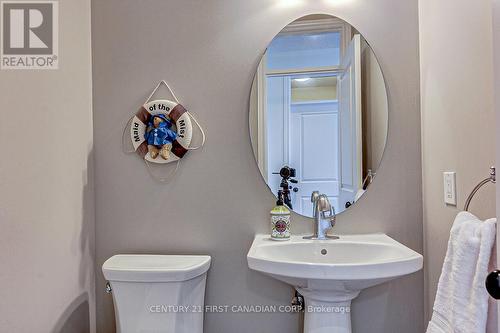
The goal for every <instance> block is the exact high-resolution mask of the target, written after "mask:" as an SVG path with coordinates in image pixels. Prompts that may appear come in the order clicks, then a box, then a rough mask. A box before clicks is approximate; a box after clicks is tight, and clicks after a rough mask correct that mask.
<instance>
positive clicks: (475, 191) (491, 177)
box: [464, 166, 497, 212]
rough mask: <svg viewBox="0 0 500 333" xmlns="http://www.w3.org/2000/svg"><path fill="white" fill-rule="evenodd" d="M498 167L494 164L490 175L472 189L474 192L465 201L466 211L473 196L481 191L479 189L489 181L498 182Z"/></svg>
mask: <svg viewBox="0 0 500 333" xmlns="http://www.w3.org/2000/svg"><path fill="white" fill-rule="evenodd" d="M496 175H497V174H496V169H495V167H494V166H492V167H491V168H490V176H489V177H488V178H485V179H483V180H482V181H481V182H480V183H479V184H477V185H476V187H474V189H473V190H472V192H471V193H470V194H469V196H468V197H467V200H466V201H465V206H464V210H465V211H466V212H468V211H469V206H470V202H471V201H472V198H474V195H475V194H476V193H477V191H479V189H480V188H481V187H483V186H484V185H486V184H488V183H496V180H497V179H496Z"/></svg>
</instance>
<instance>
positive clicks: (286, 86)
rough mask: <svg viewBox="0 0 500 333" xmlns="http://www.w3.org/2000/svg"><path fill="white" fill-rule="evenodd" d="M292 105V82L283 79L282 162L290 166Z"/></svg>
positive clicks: (287, 78)
mask: <svg viewBox="0 0 500 333" xmlns="http://www.w3.org/2000/svg"><path fill="white" fill-rule="evenodd" d="M291 104H292V80H291V78H290V77H289V76H288V77H283V161H284V162H285V164H286V165H289V164H290V111H291V110H290V109H291Z"/></svg>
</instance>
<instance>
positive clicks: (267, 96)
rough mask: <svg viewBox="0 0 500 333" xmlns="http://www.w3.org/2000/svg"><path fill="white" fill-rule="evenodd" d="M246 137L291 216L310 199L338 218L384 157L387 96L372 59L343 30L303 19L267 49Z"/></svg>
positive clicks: (335, 21) (351, 30)
mask: <svg viewBox="0 0 500 333" xmlns="http://www.w3.org/2000/svg"><path fill="white" fill-rule="evenodd" d="M249 126H250V136H251V142H252V146H253V151H254V155H255V159H256V161H257V164H258V166H259V169H260V172H261V174H262V177H263V178H264V180H265V182H266V183H267V185H268V186H269V188H270V189H271V191H272V192H273V193H274V194H275V196H277V195H278V191H282V193H283V196H284V198H285V203H286V204H287V205H288V206H289V207H290V208H292V210H294V211H295V212H296V213H298V214H301V215H304V216H309V217H311V216H313V212H312V210H313V205H312V203H311V193H312V192H313V191H319V192H320V193H321V194H326V195H327V196H328V198H329V200H330V202H331V204H332V206H333V207H334V208H335V211H336V213H340V212H342V211H344V210H345V209H347V208H349V207H350V206H352V205H354V204H355V203H356V201H358V200H359V198H360V197H361V196H362V195H363V194H364V193H365V191H366V190H368V188H369V187H370V184H371V182H372V181H373V179H374V177H375V175H376V173H377V168H378V166H379V164H380V161H381V159H382V155H383V152H384V148H385V144H386V138H387V126H388V103H387V92H386V86H385V82H384V78H383V75H382V70H381V68H380V66H379V64H378V61H377V59H376V56H375V54H374V53H373V51H372V49H371V48H370V46H369V45H368V43H367V42H366V40H365V39H364V38H363V36H361V34H360V33H359V32H358V31H357V30H356V28H355V27H353V26H351V25H350V24H349V23H347V22H345V21H343V20H341V19H339V18H337V17H333V16H330V15H309V16H305V17H303V18H300V19H298V20H296V21H294V22H292V23H291V24H289V25H288V26H287V27H285V28H284V29H283V30H282V31H281V32H280V33H279V34H278V35H277V36H276V37H275V38H274V39H273V41H272V42H271V44H270V45H269V46H268V48H267V50H266V52H265V54H264V56H263V57H262V60H261V62H260V65H259V67H258V70H257V73H256V75H255V79H254V82H253V85H252V91H251V97H250V115H249Z"/></svg>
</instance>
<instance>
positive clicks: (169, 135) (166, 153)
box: [144, 114, 177, 160]
mask: <svg viewBox="0 0 500 333" xmlns="http://www.w3.org/2000/svg"><path fill="white" fill-rule="evenodd" d="M171 127H172V121H171V120H170V119H169V118H168V117H167V116H166V115H164V114H157V115H154V116H151V117H150V119H149V122H148V127H147V129H146V133H145V134H144V138H145V139H146V141H147V143H148V152H149V155H150V156H151V158H153V159H155V158H156V157H158V155H160V156H161V157H162V158H163V159H164V160H168V158H169V157H170V150H171V149H172V142H174V140H175V139H176V138H177V133H176V132H175V131H173V130H171V129H170V128H171Z"/></svg>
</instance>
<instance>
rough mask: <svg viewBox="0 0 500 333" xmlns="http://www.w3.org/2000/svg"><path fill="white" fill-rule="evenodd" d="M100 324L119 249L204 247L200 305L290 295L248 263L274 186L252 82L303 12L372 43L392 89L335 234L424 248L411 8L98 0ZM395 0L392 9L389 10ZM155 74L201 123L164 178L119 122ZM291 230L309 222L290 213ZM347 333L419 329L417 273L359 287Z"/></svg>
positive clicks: (210, 320)
mask: <svg viewBox="0 0 500 333" xmlns="http://www.w3.org/2000/svg"><path fill="white" fill-rule="evenodd" d="M92 4H93V8H92V29H93V32H92V37H93V51H94V55H93V56H94V67H93V70H94V75H93V80H94V111H95V114H94V133H95V144H96V147H95V154H96V187H97V191H96V218H97V233H96V234H97V247H96V251H97V267H98V273H97V277H98V278H97V314H98V332H101V333H104V332H113V331H114V316H113V307H112V301H111V297H110V296H109V295H106V294H105V293H104V292H103V288H104V280H103V278H102V275H101V273H100V266H101V265H102V263H103V262H104V261H105V259H106V258H108V257H110V256H112V255H114V254H117V253H206V254H210V255H212V257H213V264H212V268H211V270H210V273H209V276H208V284H207V297H206V303H207V304H288V302H289V301H290V297H291V292H292V290H291V288H290V287H288V286H286V285H284V284H281V283H279V282H276V281H274V280H273V279H271V278H268V277H265V276H263V275H260V274H258V273H254V272H252V271H250V270H249V269H248V268H247V264H246V258H245V256H246V253H247V250H248V248H249V246H250V244H251V242H252V239H253V237H254V234H255V233H257V232H267V231H268V211H269V210H270V209H271V208H272V206H273V204H274V201H275V200H274V198H273V196H272V195H271V193H270V192H269V190H268V188H267V186H266V184H265V183H264V182H263V180H262V179H261V177H260V173H259V170H258V168H257V165H256V164H255V162H254V157H253V154H252V148H251V145H250V139H249V133H248V104H249V95H250V87H251V84H252V79H253V75H254V73H255V70H256V67H257V64H258V62H259V60H260V57H261V55H262V53H263V52H264V49H265V47H266V46H267V44H268V43H269V42H270V41H271V39H272V38H273V37H274V36H275V35H276V34H277V33H278V32H279V31H280V30H281V29H282V28H283V27H284V26H285V25H287V24H288V23H289V22H291V21H293V20H294V19H296V18H298V17H300V16H302V15H305V14H312V13H320V12H324V13H330V14H333V15H337V16H339V17H341V18H343V19H345V20H347V21H349V22H350V23H352V24H353V25H354V26H355V27H357V28H358V29H359V31H360V32H361V33H362V34H363V35H364V36H365V37H366V38H367V39H368V40H369V41H370V42H371V44H372V46H373V48H374V51H375V53H376V54H377V55H378V56H379V60H380V63H381V66H382V69H383V70H384V74H385V76H386V79H387V83H388V88H389V89H388V90H389V106H390V122H389V137H388V145H387V150H386V154H385V157H384V159H383V161H382V166H381V168H380V170H379V171H378V177H377V179H376V180H375V182H374V184H373V186H372V189H371V190H370V191H369V193H368V194H367V195H365V196H364V197H363V198H362V199H361V200H360V202H359V203H358V204H357V205H356V207H355V208H353V209H351V210H349V211H348V212H346V213H343V214H342V215H341V216H340V217H339V219H338V225H337V227H336V231H337V232H339V233H364V232H377V231H381V232H385V233H387V234H389V235H390V236H392V237H394V238H396V239H397V240H399V241H401V242H403V243H404V244H406V245H408V246H410V247H411V248H413V249H415V250H417V251H419V252H422V203H421V201H422V199H421V194H422V193H421V162H420V157H421V155H420V116H419V79H418V78H419V65H418V11H417V1H416V0H413V1H400V0H377V1H373V0H357V1H348V0H343V1H341V0H324V1H307V4H306V1H303V2H302V1H299V0H297V1H291V0H287V1H285V0H253V1H234V0H212V1H196V0H178V1H174V0H170V1H161V0H150V1H133V0H107V1H103V0H98V1H93V3H92ZM388 8H390V10H388ZM160 79H166V80H168V81H169V82H170V83H172V85H173V87H174V89H175V92H176V93H177V95H178V97H179V98H180V99H181V101H182V102H183V104H184V105H185V106H186V107H187V108H189V109H190V110H192V111H193V113H195V114H196V115H197V116H198V118H199V120H200V121H201V123H202V124H203V125H204V126H205V129H206V132H207V134H208V141H207V144H206V147H205V148H204V149H203V150H202V151H197V152H192V153H191V154H189V155H188V156H187V157H186V158H185V159H184V160H183V165H182V168H181V170H180V172H179V173H178V174H177V176H176V178H175V179H174V180H173V181H172V182H171V183H169V184H168V185H162V184H157V183H155V182H154V181H153V180H152V179H151V177H150V176H149V175H148V173H147V172H146V170H145V167H144V163H143V162H142V161H141V160H140V159H139V158H138V157H137V156H135V155H126V154H124V153H122V152H121V148H120V144H121V135H122V128H123V126H125V124H126V122H127V120H128V118H129V117H130V116H131V115H132V114H133V113H134V112H135V111H136V110H137V109H138V107H139V106H140V105H141V104H142V103H143V102H144V100H145V98H146V97H147V96H148V94H149V93H150V91H151V90H152V88H153V87H154V86H155V85H156V83H157V82H158V81H159V80H160ZM293 225H294V226H293V231H295V232H307V231H310V230H311V229H312V224H311V221H310V220H307V219H305V218H302V217H298V216H293ZM353 312H354V313H353V326H354V332H372V333H382V332H398V333H399V332H405V333H421V332H422V331H423V330H424V328H423V276H422V274H421V273H417V274H414V275H412V276H409V277H405V278H402V279H400V280H398V281H397V282H394V283H390V284H386V285H383V286H379V287H376V288H372V289H370V290H366V291H365V292H363V293H362V294H361V296H360V297H359V299H357V300H355V301H354V304H353ZM235 331H238V332H241V333H247V332H248V333H250V332H251V333H254V332H275V333H278V332H299V317H298V316H297V315H287V314H231V313H226V314H208V315H207V316H206V320H205V332H207V333H221V332H222V333H231V332H235Z"/></svg>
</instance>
